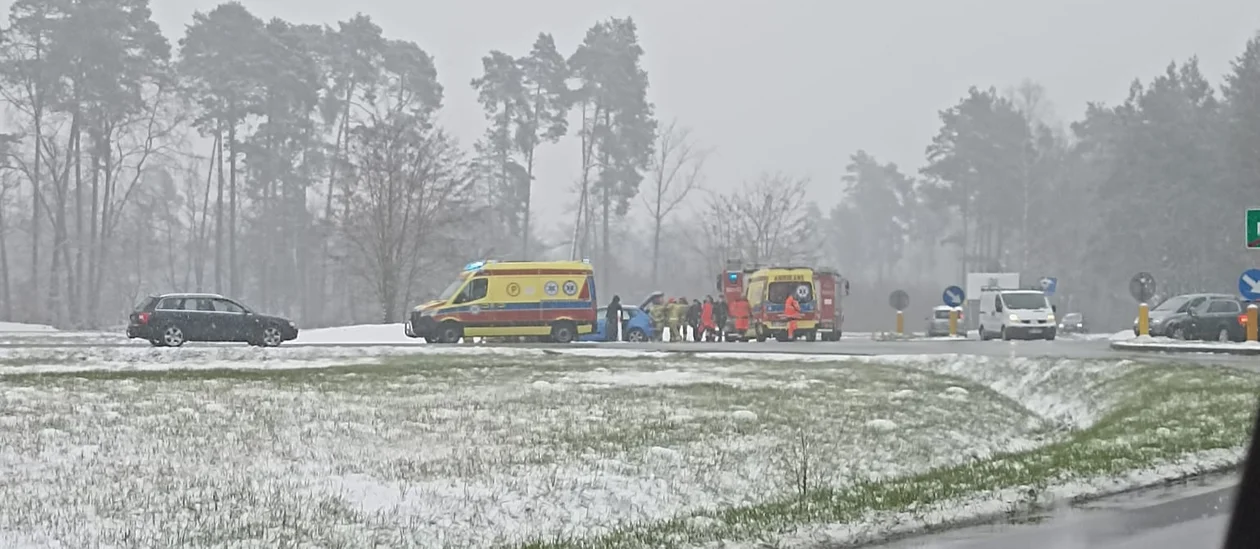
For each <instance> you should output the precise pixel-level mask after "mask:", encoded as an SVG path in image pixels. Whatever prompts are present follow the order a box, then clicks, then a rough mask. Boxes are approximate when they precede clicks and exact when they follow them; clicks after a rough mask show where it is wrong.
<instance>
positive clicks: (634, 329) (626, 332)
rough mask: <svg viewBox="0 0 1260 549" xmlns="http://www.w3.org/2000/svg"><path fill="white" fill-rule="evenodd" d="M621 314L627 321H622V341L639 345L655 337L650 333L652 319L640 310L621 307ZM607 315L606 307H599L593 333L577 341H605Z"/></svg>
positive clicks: (632, 307) (631, 307)
mask: <svg viewBox="0 0 1260 549" xmlns="http://www.w3.org/2000/svg"><path fill="white" fill-rule="evenodd" d="M621 314H622V316H624V317H626V318H628V319H629V320H625V321H622V326H621V334H622V339H624V340H626V341H632V342H635V343H639V342H643V341H650V340H651V339H652V337H653V336H654V335H655V334H653V333H652V319H651V318H649V317H648V315H647V313H645V312H643V310H642V309H640V308H638V307H634V306H624V305H623V306H622V307H621ZM607 315H608V307H600V308H599V322H598V323H597V324H596V325H595V332H594V333H590V334H586V335H584V336H582V337H581V338H580V339H579V341H605V339H606V338H605V337H604V334H605V333H606V332H605V331H604V330H606V329H607V323H608V321H607V320H606V318H607Z"/></svg>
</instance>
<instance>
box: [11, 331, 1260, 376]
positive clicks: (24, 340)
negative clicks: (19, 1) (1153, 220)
mask: <svg viewBox="0 0 1260 549" xmlns="http://www.w3.org/2000/svg"><path fill="white" fill-rule="evenodd" d="M207 345H215V346H218V345H223V344H215V343H209V344H207V343H188V344H187V345H186V346H187V347H202V346H207ZM492 345H494V346H500V347H517V348H534V349H574V348H606V349H626V350H640V351H671V352H694V353H714V352H718V353H720V352H739V353H786V354H803V355H841V356H843V355H852V356H873V355H923V354H965V355H980V356H992V357H1023V358H1063V359H1077V360H1122V359H1133V360H1168V361H1175V362H1180V363H1188V362H1189V363H1202V364H1229V365H1235V366H1243V367H1248V368H1258V369H1260V358H1257V357H1254V356H1250V357H1249V356H1237V355H1224V354H1207V353H1195V354H1187V353H1181V354H1163V353H1150V352H1140V351H1118V350H1113V349H1112V348H1111V347H1110V342H1109V341H1107V340H1106V339H1096V338H1095V339H1083V338H1074V337H1072V336H1066V337H1060V338H1059V339H1057V340H1055V341H1044V340H1042V341H979V340H977V339H975V338H974V336H973V337H972V338H971V339H955V340H950V339H946V338H938V339H913V340H905V341H876V340H873V339H871V337H870V336H869V335H854V336H848V337H845V338H844V339H842V340H841V341H838V342H813V343H810V342H805V341H797V342H792V343H779V342H775V341H767V342H765V343H753V342H750V343H639V344H636V343H616V344H605V343H573V344H568V345H559V344H537V343H534V344H498V343H496V344H492ZM413 346H415V347H428V346H429V345H428V344H425V343H423V342H419V341H412V340H407V341H406V342H404V343H400V342H386V341H382V342H373V343H364V342H354V343H337V342H318V343H307V342H302V341H301V340H300V339H299V340H297V341H290V342H286V343H285V344H284V345H283V347H284V348H291V347H292V348H302V347H305V348H311V347H315V348H318V347H413ZM103 347H104V348H128V347H149V344H148V343H147V342H144V341H140V340H127V339H124V338H122V337H121V336H111V337H88V338H62V337H57V338H48V337H39V336H24V337H10V338H0V349H3V348H29V349H35V348H61V349H72V348H78V349H87V348H103Z"/></svg>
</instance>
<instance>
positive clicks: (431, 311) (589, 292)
mask: <svg viewBox="0 0 1260 549" xmlns="http://www.w3.org/2000/svg"><path fill="white" fill-rule="evenodd" d="M598 310H599V309H598V305H597V301H596V295H595V270H594V269H593V268H592V267H591V265H590V264H589V263H587V262H585V261H546V262H525V261H505V262H498V261H478V262H475V263H469V264H468V265H466V266H465V267H464V269H463V272H461V273H460V274H459V276H457V277H456V278H455V280H454V281H453V282H451V283H450V285H449V286H447V287H446V289H445V290H443V291H442V293H441V294H440V295H438V297H437V299H434V300H433V301H429V302H427V303H424V304H422V305H419V306H417V307H416V308H414V309H412V310H411V314H410V315H409V317H408V319H407V324H406V326H405V328H404V331H405V333H406V334H407V336H408V337H413V338H424V340H425V341H426V342H429V343H457V342H459V341H460V340H461V339H463V338H465V337H538V338H541V339H543V340H546V341H553V342H556V343H569V342H572V341H573V340H575V339H577V338H578V337H579V336H582V335H586V334H590V333H592V332H594V331H595V326H596V322H597V321H598V320H599V318H598V316H599V313H598Z"/></svg>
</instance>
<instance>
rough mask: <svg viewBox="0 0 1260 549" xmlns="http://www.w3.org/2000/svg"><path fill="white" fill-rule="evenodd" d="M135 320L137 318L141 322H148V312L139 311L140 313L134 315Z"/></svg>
mask: <svg viewBox="0 0 1260 549" xmlns="http://www.w3.org/2000/svg"><path fill="white" fill-rule="evenodd" d="M136 320H137V321H139V322H140V323H141V324H148V323H149V313H140V314H138V315H136Z"/></svg>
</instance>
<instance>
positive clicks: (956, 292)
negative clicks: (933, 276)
mask: <svg viewBox="0 0 1260 549" xmlns="http://www.w3.org/2000/svg"><path fill="white" fill-rule="evenodd" d="M966 299H967V294H966V292H963V289H962V288H959V287H958V286H950V287H948V288H945V293H944V294H941V300H942V301H944V302H945V304H946V305H949V306H950V307H957V306H959V305H962V304H963V301H965V300H966Z"/></svg>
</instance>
